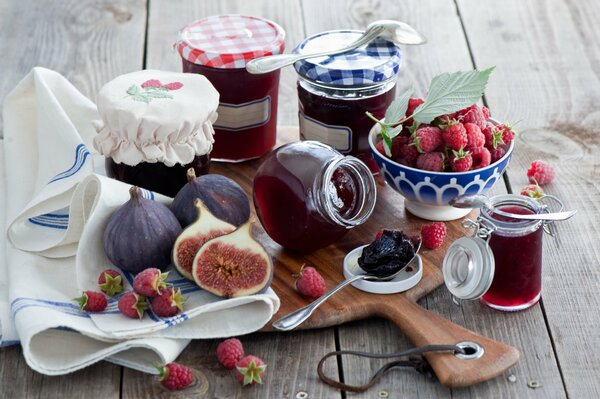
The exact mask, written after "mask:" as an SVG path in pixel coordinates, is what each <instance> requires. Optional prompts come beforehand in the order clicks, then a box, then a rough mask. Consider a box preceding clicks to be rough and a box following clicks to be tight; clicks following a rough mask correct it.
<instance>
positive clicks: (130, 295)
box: [119, 291, 148, 320]
mask: <svg viewBox="0 0 600 399" xmlns="http://www.w3.org/2000/svg"><path fill="white" fill-rule="evenodd" d="M146 309H148V302H146V297H144V296H141V295H138V294H136V293H135V292H133V291H129V292H126V293H125V294H123V296H122V297H121V298H119V310H120V311H121V313H122V314H124V315H125V316H127V317H131V318H132V319H137V318H139V319H140V320H141V319H142V317H144V312H145V311H146Z"/></svg>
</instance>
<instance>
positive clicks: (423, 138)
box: [412, 125, 444, 152]
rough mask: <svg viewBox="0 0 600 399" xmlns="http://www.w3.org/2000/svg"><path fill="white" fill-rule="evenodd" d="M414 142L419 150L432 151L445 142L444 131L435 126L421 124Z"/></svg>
mask: <svg viewBox="0 0 600 399" xmlns="http://www.w3.org/2000/svg"><path fill="white" fill-rule="evenodd" d="M412 144H413V145H414V146H415V147H417V150H418V151H419V152H432V151H434V150H435V149H436V148H438V147H439V146H440V145H442V144H444V139H443V138H442V131H441V130H440V129H439V128H437V127H435V126H428V125H425V126H421V127H419V128H418V129H417V131H416V133H415V136H414V138H413V141H412Z"/></svg>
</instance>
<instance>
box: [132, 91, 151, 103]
mask: <svg viewBox="0 0 600 399" xmlns="http://www.w3.org/2000/svg"><path fill="white" fill-rule="evenodd" d="M131 98H132V99H133V100H134V101H139V102H143V103H146V104H147V103H149V102H150V101H152V99H151V98H150V97H147V96H145V95H144V94H139V93H138V94H134V95H132V96H131Z"/></svg>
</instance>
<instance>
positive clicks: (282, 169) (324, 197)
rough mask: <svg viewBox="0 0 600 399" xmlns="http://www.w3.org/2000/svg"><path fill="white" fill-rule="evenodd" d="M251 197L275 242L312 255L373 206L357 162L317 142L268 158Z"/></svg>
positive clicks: (369, 184) (369, 180) (371, 189)
mask: <svg viewBox="0 0 600 399" xmlns="http://www.w3.org/2000/svg"><path fill="white" fill-rule="evenodd" d="M253 196H254V205H255V207H256V211H257V214H258V217H259V219H260V221H261V223H262V225H263V227H264V229H265V230H266V232H267V233H268V234H269V236H270V237H271V238H272V239H273V240H274V241H276V242H277V243H279V244H280V245H281V246H283V247H284V248H288V249H293V250H300V251H312V250H315V249H318V248H322V247H325V246H327V245H330V244H332V243H334V242H336V241H338V240H339V239H340V238H341V237H342V236H343V235H344V234H346V232H347V231H348V230H349V229H351V228H353V227H355V226H358V225H360V224H362V223H364V222H365V221H366V220H367V219H368V217H369V216H370V215H371V213H372V212H373V209H374V207H375V200H376V197H377V189H376V186H375V180H374V179H373V176H372V175H371V173H370V171H369V168H368V167H367V166H366V165H365V164H364V163H363V162H362V161H360V160H359V159H357V158H354V157H351V156H344V155H342V154H340V153H339V152H338V151H336V150H335V149H333V148H332V147H330V146H328V145H325V144H322V143H319V142H316V141H301V142H296V143H290V144H286V145H284V146H282V147H279V148H278V149H277V150H275V151H273V152H272V153H271V154H269V156H268V157H267V158H266V159H265V160H264V162H263V163H262V165H261V166H260V168H259V169H258V171H257V173H256V176H255V177H254V185H253Z"/></svg>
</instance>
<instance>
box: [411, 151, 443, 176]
mask: <svg viewBox="0 0 600 399" xmlns="http://www.w3.org/2000/svg"><path fill="white" fill-rule="evenodd" d="M417 168H419V169H422V170H430V171H432V172H442V171H443V170H444V154H443V153H441V152H437V151H436V152H426V153H424V154H421V155H419V158H417Z"/></svg>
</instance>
